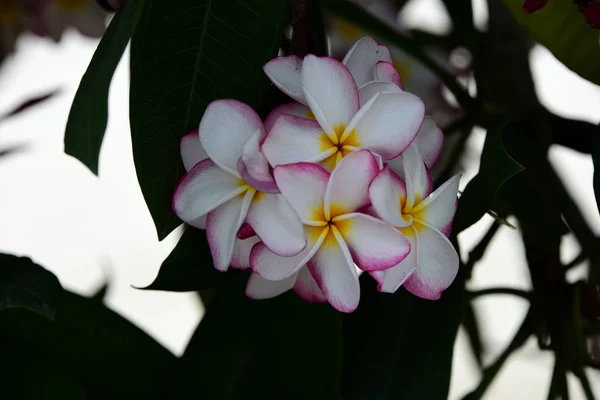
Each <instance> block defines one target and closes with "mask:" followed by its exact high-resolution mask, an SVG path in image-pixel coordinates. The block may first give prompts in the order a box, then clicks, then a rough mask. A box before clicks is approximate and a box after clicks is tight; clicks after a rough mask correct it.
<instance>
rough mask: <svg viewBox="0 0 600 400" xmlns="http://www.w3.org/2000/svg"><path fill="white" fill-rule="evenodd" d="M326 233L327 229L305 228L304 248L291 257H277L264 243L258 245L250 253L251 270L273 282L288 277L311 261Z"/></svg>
mask: <svg viewBox="0 0 600 400" xmlns="http://www.w3.org/2000/svg"><path fill="white" fill-rule="evenodd" d="M328 231H329V228H328V227H319V228H314V227H305V234H306V239H307V243H306V247H305V248H304V250H302V251H301V252H300V253H298V254H297V255H295V256H292V257H281V256H278V255H277V254H275V253H273V252H272V251H271V250H269V249H268V248H267V246H265V244H264V243H258V244H257V245H255V246H254V247H253V248H252V251H251V252H250V265H251V266H252V270H253V271H254V272H256V273H257V274H259V275H260V276H262V277H263V278H265V279H269V280H274V281H277V280H281V279H285V278H287V277H289V276H290V275H292V274H294V273H295V272H296V271H298V270H299V269H300V268H302V267H303V266H304V265H305V264H306V263H307V262H308V260H310V259H311V257H312V256H313V255H314V254H315V253H316V251H317V250H318V249H319V247H320V246H321V244H322V243H323V241H324V240H325V237H326V236H327V232H328Z"/></svg>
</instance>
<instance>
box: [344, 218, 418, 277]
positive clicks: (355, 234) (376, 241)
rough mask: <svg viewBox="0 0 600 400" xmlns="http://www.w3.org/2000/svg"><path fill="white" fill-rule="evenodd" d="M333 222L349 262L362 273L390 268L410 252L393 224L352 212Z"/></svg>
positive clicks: (407, 242)
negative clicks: (348, 250) (345, 245)
mask: <svg viewBox="0 0 600 400" xmlns="http://www.w3.org/2000/svg"><path fill="white" fill-rule="evenodd" d="M334 221H335V226H336V228H337V229H338V230H339V231H340V233H341V234H342V237H343V238H344V241H345V242H346V244H347V245H348V248H349V249H350V253H351V254H352V259H353V260H354V262H355V263H356V265H357V266H358V268H360V269H362V270H363V271H377V270H383V269H387V268H390V267H393V266H394V265H396V264H398V263H399V262H400V261H402V260H404V258H406V256H407V255H408V253H409V252H410V243H409V241H408V239H406V237H404V235H403V234H402V233H400V232H399V231H398V230H397V229H395V228H394V227H393V226H392V225H390V224H389V223H387V222H384V221H382V220H380V219H378V218H375V217H372V216H370V215H366V214H361V213H353V214H346V215H344V216H342V217H339V218H336V219H334Z"/></svg>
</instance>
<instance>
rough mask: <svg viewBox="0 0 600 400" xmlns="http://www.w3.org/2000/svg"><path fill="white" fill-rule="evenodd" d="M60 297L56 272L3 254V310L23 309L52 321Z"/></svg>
mask: <svg viewBox="0 0 600 400" xmlns="http://www.w3.org/2000/svg"><path fill="white" fill-rule="evenodd" d="M61 295H62V287H61V286H60V282H59V281H58V279H57V278H56V276H54V274H53V273H51V272H50V271H48V270H46V269H44V268H42V267H40V266H39V265H37V264H35V263H34V262H33V261H31V259H29V258H26V257H16V256H12V255H9V254H0V311H2V310H6V309H10V308H24V309H27V310H30V311H35V312H36V313H39V314H41V315H43V316H44V317H46V318H48V319H50V320H53V319H54V315H55V313H56V307H57V305H58V303H59V302H60V300H61Z"/></svg>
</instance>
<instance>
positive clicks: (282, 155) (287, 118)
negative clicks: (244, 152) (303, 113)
mask: <svg viewBox="0 0 600 400" xmlns="http://www.w3.org/2000/svg"><path fill="white" fill-rule="evenodd" d="M324 139H327V140H328V137H327V136H326V134H325V133H324V132H323V129H322V128H321V126H320V125H319V123H318V122H317V121H312V120H309V119H305V118H299V117H295V116H293V115H282V116H281V117H279V118H278V119H277V122H276V123H275V125H274V126H273V128H272V129H271V131H270V132H269V134H268V135H267V138H266V139H265V141H264V143H263V144H262V151H263V153H264V154H265V156H266V157H267V160H269V163H270V164H271V165H272V166H273V167H275V166H277V165H281V164H291V163H296V162H312V163H317V162H319V161H322V160H324V159H326V158H327V157H328V156H330V155H331V154H333V153H334V152H336V151H337V147H332V146H331V145H330V144H329V145H328V144H327V143H330V142H328V141H327V140H326V141H324Z"/></svg>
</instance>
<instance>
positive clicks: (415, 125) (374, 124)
mask: <svg viewBox="0 0 600 400" xmlns="http://www.w3.org/2000/svg"><path fill="white" fill-rule="evenodd" d="M424 117H425V106H424V105H423V102H422V101H421V100H420V99H419V98H418V97H417V96H415V95H413V94H410V93H407V92H397V93H378V94H377V95H375V96H374V97H372V98H371V99H370V100H369V101H368V102H367V103H366V104H365V105H364V106H363V107H361V109H360V111H359V112H358V113H357V114H356V115H355V116H354V118H353V119H352V122H350V124H349V125H348V127H347V128H346V130H345V131H344V134H343V135H342V140H344V137H345V136H349V135H350V134H351V133H353V132H354V133H355V135H356V139H357V140H358V142H359V143H360V144H361V146H362V147H364V148H367V149H369V150H372V151H374V152H375V153H378V154H380V155H381V157H382V158H383V159H384V160H389V159H392V158H394V157H396V156H398V155H399V154H400V153H401V152H403V151H404V150H405V149H406V148H407V147H408V146H409V145H410V144H411V143H412V141H413V140H414V138H415V137H416V136H417V133H418V132H419V128H420V127H421V124H422V123H423V118H424Z"/></svg>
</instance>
